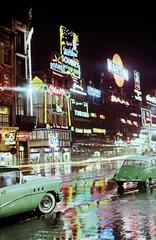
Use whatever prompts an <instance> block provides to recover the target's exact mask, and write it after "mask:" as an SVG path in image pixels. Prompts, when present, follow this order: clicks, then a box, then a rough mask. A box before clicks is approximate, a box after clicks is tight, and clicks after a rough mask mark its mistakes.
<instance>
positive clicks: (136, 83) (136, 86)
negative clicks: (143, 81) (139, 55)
mask: <svg viewBox="0 0 156 240" xmlns="http://www.w3.org/2000/svg"><path fill="white" fill-rule="evenodd" d="M134 93H135V96H134V97H135V99H136V100H138V101H142V96H141V95H142V93H141V88H140V73H139V72H138V71H136V70H134Z"/></svg>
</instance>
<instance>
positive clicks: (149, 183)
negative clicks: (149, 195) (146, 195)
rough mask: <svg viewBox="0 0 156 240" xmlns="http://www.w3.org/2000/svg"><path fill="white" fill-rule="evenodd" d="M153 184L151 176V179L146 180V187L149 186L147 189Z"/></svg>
mask: <svg viewBox="0 0 156 240" xmlns="http://www.w3.org/2000/svg"><path fill="white" fill-rule="evenodd" d="M151 185H152V178H151V177H149V179H147V180H146V187H147V189H149V188H150V186H151Z"/></svg>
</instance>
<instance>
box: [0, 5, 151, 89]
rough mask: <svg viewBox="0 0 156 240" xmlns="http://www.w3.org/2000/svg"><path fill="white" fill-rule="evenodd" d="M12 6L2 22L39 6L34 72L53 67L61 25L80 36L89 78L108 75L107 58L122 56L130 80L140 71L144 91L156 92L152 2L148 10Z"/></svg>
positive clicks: (84, 72)
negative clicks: (148, 89)
mask: <svg viewBox="0 0 156 240" xmlns="http://www.w3.org/2000/svg"><path fill="white" fill-rule="evenodd" d="M83 2H84V1H83ZM92 2H93V1H92ZM9 4H10V3H9ZM11 4H12V6H10V8H9V9H8V8H7V4H6V6H5V4H4V6H3V10H2V8H1V10H0V13H1V18H2V16H3V17H4V16H5V18H7V17H8V16H10V15H13V16H17V18H19V19H20V18H24V16H25V12H26V9H27V7H28V6H29V4H31V5H32V7H33V18H32V25H33V27H34V34H33V39H32V56H33V70H35V69H38V68H41V69H42V68H48V67H49V61H50V55H51V54H52V53H53V52H54V51H56V50H58V49H59V26H60V25H64V26H66V27H67V28H70V29H71V30H73V31H74V32H76V33H77V34H78V35H79V40H80V64H81V68H82V77H83V78H84V79H85V78H86V79H88V80H89V79H91V80H92V79H93V80H94V81H98V79H99V78H100V74H101V72H105V71H106V59H107V58H112V56H113V54H114V53H118V54H119V55H120V56H121V58H122V60H123V63H124V66H125V67H126V68H128V70H129V73H130V76H132V74H133V70H134V69H135V70H138V71H139V72H140V75H141V80H142V87H143V88H144V89H146V88H152V87H154V88H156V83H155V82H156V81H155V79H156V14H155V8H154V7H153V6H151V5H150V6H148V5H147V3H146V5H144V6H143V4H142V5H141V6H136V5H129V4H128V3H126V6H124V5H123V3H121V4H119V2H118V4H114V3H113V2H111V3H110V5H108V4H107V5H105V1H104V2H102V1H94V2H93V3H89V4H88V6H84V3H78V1H73V2H71V3H70V2H69V3H67V1H66V2H64V3H61V2H60V1H55V2H54V1H47V0H44V1H43V0H42V1H39V0H38V1H31V0H29V1H26V0H25V1H24V0H15V1H13V0H12V1H11ZM53 4H54V5H53ZM86 4H87V3H86ZM101 4H102V5H101ZM131 79H132V78H131Z"/></svg>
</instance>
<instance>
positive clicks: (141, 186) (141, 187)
mask: <svg viewBox="0 0 156 240" xmlns="http://www.w3.org/2000/svg"><path fill="white" fill-rule="evenodd" d="M147 185H148V181H147V182H146V181H145V182H138V189H139V192H140V193H145V192H146V190H147Z"/></svg>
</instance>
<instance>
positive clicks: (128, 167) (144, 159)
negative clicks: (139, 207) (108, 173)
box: [113, 155, 156, 194]
mask: <svg viewBox="0 0 156 240" xmlns="http://www.w3.org/2000/svg"><path fill="white" fill-rule="evenodd" d="M113 179H114V180H115V181H116V183H117V185H118V191H117V192H118V194H123V193H124V190H125V189H124V184H125V183H134V184H136V183H137V188H138V189H139V191H140V192H145V191H146V190H147V189H148V188H149V187H150V185H152V184H154V183H155V181H156V158H155V157H154V156H145V155H134V156H131V157H127V158H126V159H125V160H124V162H123V164H122V166H121V167H120V168H119V169H118V170H117V171H116V173H115V175H114V176H113Z"/></svg>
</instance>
